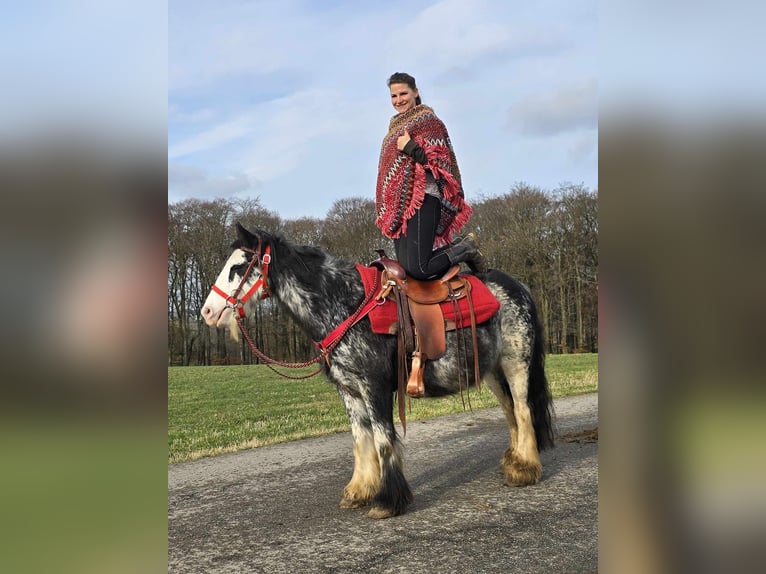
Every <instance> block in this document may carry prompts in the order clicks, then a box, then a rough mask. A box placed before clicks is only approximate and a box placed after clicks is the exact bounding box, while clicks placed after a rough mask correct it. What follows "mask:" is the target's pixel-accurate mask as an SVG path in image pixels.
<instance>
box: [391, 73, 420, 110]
mask: <svg viewBox="0 0 766 574" xmlns="http://www.w3.org/2000/svg"><path fill="white" fill-rule="evenodd" d="M391 84H407V85H408V86H409V87H410V89H411V90H417V89H418V87H417V85H415V78H413V77H412V76H410V75H409V74H405V73H404V72H394V73H393V74H391V77H390V78H388V82H387V83H386V85H387V86H388V87H389V88H390V87H391ZM421 103H422V102H421V101H420V96H417V97H416V98H415V105H417V106H419V105H420V104H421Z"/></svg>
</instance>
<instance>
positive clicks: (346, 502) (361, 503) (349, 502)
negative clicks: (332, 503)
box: [340, 498, 370, 508]
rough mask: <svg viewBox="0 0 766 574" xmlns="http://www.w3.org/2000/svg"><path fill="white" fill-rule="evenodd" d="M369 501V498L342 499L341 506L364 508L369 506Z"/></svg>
mask: <svg viewBox="0 0 766 574" xmlns="http://www.w3.org/2000/svg"><path fill="white" fill-rule="evenodd" d="M369 503H370V502H369V501H367V500H359V499H353V498H341V499H340V507H341V508H363V507H365V506H367V505H368V504H369Z"/></svg>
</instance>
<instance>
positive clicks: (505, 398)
mask: <svg viewBox="0 0 766 574" xmlns="http://www.w3.org/2000/svg"><path fill="white" fill-rule="evenodd" d="M501 381H502V382H501ZM484 383H486V384H487V386H488V387H489V389H490V390H491V391H492V394H494V395H495V396H496V397H497V401H498V402H499V403H500V407H501V408H502V409H503V414H504V415H505V420H506V422H507V423H508V434H509V435H510V446H509V447H508V449H507V450H506V451H505V452H504V453H503V456H502V458H501V459H500V467H501V468H502V469H503V473H504V474H505V480H506V482H507V483H508V484H509V485H512V484H514V483H513V482H512V476H511V475H510V474H509V472H508V471H507V470H506V469H511V468H512V465H511V462H512V461H513V452H514V449H515V448H516V444H518V441H519V439H518V437H519V428H518V426H517V425H516V414H515V413H514V411H513V397H512V396H511V389H510V387H509V386H508V385H507V384H506V383H505V377H504V375H503V374H502V373H501V374H500V377H499V378H498V377H497V376H495V375H494V374H488V375H486V376H485V377H484Z"/></svg>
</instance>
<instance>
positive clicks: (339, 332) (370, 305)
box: [213, 246, 385, 379]
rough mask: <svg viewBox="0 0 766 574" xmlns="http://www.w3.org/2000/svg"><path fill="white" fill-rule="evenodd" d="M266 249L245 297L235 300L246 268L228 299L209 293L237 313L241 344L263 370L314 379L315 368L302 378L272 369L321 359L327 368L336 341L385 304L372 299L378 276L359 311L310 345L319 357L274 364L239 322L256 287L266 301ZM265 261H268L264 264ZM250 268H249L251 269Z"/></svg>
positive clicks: (300, 365) (224, 296)
mask: <svg viewBox="0 0 766 574" xmlns="http://www.w3.org/2000/svg"><path fill="white" fill-rule="evenodd" d="M268 249H269V248H268V246H267V247H266V250H267V252H266V254H265V255H264V257H263V263H264V266H263V270H264V272H263V275H262V276H261V277H260V278H259V279H258V281H256V282H255V285H253V287H252V288H250V290H248V292H247V294H246V295H245V297H243V298H242V299H237V293H238V292H239V291H240V290H241V288H242V285H243V284H244V282H245V280H246V279H247V276H248V275H249V274H250V268H248V270H247V272H246V273H245V275H244V277H243V279H242V283H240V285H239V287H238V288H237V290H236V291H235V292H234V294H233V295H231V296H229V295H226V293H224V292H223V291H222V290H221V289H218V288H217V287H216V286H213V291H215V292H216V293H218V294H219V295H221V296H222V297H223V298H224V299H226V301H227V302H228V303H231V304H232V305H233V306H234V307H235V308H236V309H237V310H238V311H239V313H238V315H239V316H238V317H235V318H236V320H237V325H239V330H240V332H241V333H242V336H243V337H244V339H245V341H247V344H248V346H249V347H250V350H252V351H253V354H254V355H255V356H256V357H258V358H259V359H260V360H262V361H263V362H264V363H265V364H266V366H267V367H269V368H270V369H271V370H272V371H274V372H275V373H277V374H278V375H279V376H281V377H285V378H287V379H308V378H309V377H313V376H314V375H316V374H318V373H319V372H320V371H321V368H318V369H317V370H316V371H314V372H312V373H309V374H308V375H302V376H296V377H294V376H291V375H286V374H284V373H280V372H279V371H277V370H276V369H275V368H274V367H273V366H272V365H278V366H280V367H285V368H287V369H299V368H302V367H308V366H309V365H313V364H314V363H318V362H319V361H321V360H322V359H325V361H327V365H328V366H329V364H330V352H331V351H332V350H333V349H334V348H335V347H336V346H337V345H338V343H340V340H341V339H342V338H343V337H344V335H345V334H346V333H347V332H348V330H349V329H351V327H353V326H354V325H356V324H357V323H358V322H359V321H361V320H362V319H364V318H365V317H366V316H367V315H368V314H369V313H370V311H372V310H373V309H374V308H375V307H376V306H378V305H382V304H383V303H385V299H381V300H380V301H377V300H376V299H375V293H376V292H377V290H378V276H379V275H378V274H376V275H375V279H374V281H373V283H372V287H371V288H370V290H369V292H368V293H367V295H366V297H365V298H364V301H362V304H361V305H360V306H359V308H358V309H357V310H356V311H355V312H354V314H353V315H351V316H350V317H349V318H348V319H346V320H345V321H343V323H341V324H340V325H338V326H337V327H335V329H333V331H332V332H331V333H330V334H329V335H327V336H326V337H325V338H324V339H322V341H320V342H319V343H317V342H316V341H314V346H315V347H316V348H317V349H318V350H319V355H317V356H316V357H314V358H313V359H311V360H309V361H305V362H303V363H284V362H282V361H277V360H276V359H272V358H271V357H268V356H267V355H265V354H264V353H263V352H262V351H261V350H260V349H259V348H258V347H257V346H256V345H255V343H254V342H253V340H252V339H251V338H250V336H249V335H248V334H247V330H246V329H245V325H244V323H243V322H242V319H244V317H245V313H244V311H243V305H244V303H245V302H246V301H247V300H248V299H249V298H250V297H251V296H252V295H253V293H255V291H256V290H257V288H258V287H260V285H261V284H263V285H265V287H264V293H265V296H264V298H266V297H268V294H269V292H268V284H266V282H265V281H264V279H265V278H266V273H267V270H268V263H269V262H270V261H271V257H270V256H269V254H268ZM267 257H268V260H267ZM255 259H257V257H254V258H253V260H255ZM251 267H252V265H251Z"/></svg>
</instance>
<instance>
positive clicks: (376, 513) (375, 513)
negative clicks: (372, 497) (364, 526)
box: [367, 506, 396, 520]
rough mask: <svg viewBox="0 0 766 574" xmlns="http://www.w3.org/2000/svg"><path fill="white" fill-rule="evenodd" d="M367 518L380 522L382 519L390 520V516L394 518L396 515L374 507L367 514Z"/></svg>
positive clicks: (385, 509)
mask: <svg viewBox="0 0 766 574" xmlns="http://www.w3.org/2000/svg"><path fill="white" fill-rule="evenodd" d="M367 516H369V517H370V518H375V519H376V520H380V519H383V518H391V517H392V516H396V513H395V512H394V511H393V510H391V509H388V508H382V507H380V506H374V507H372V509H371V510H370V511H369V512H368V513H367Z"/></svg>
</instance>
